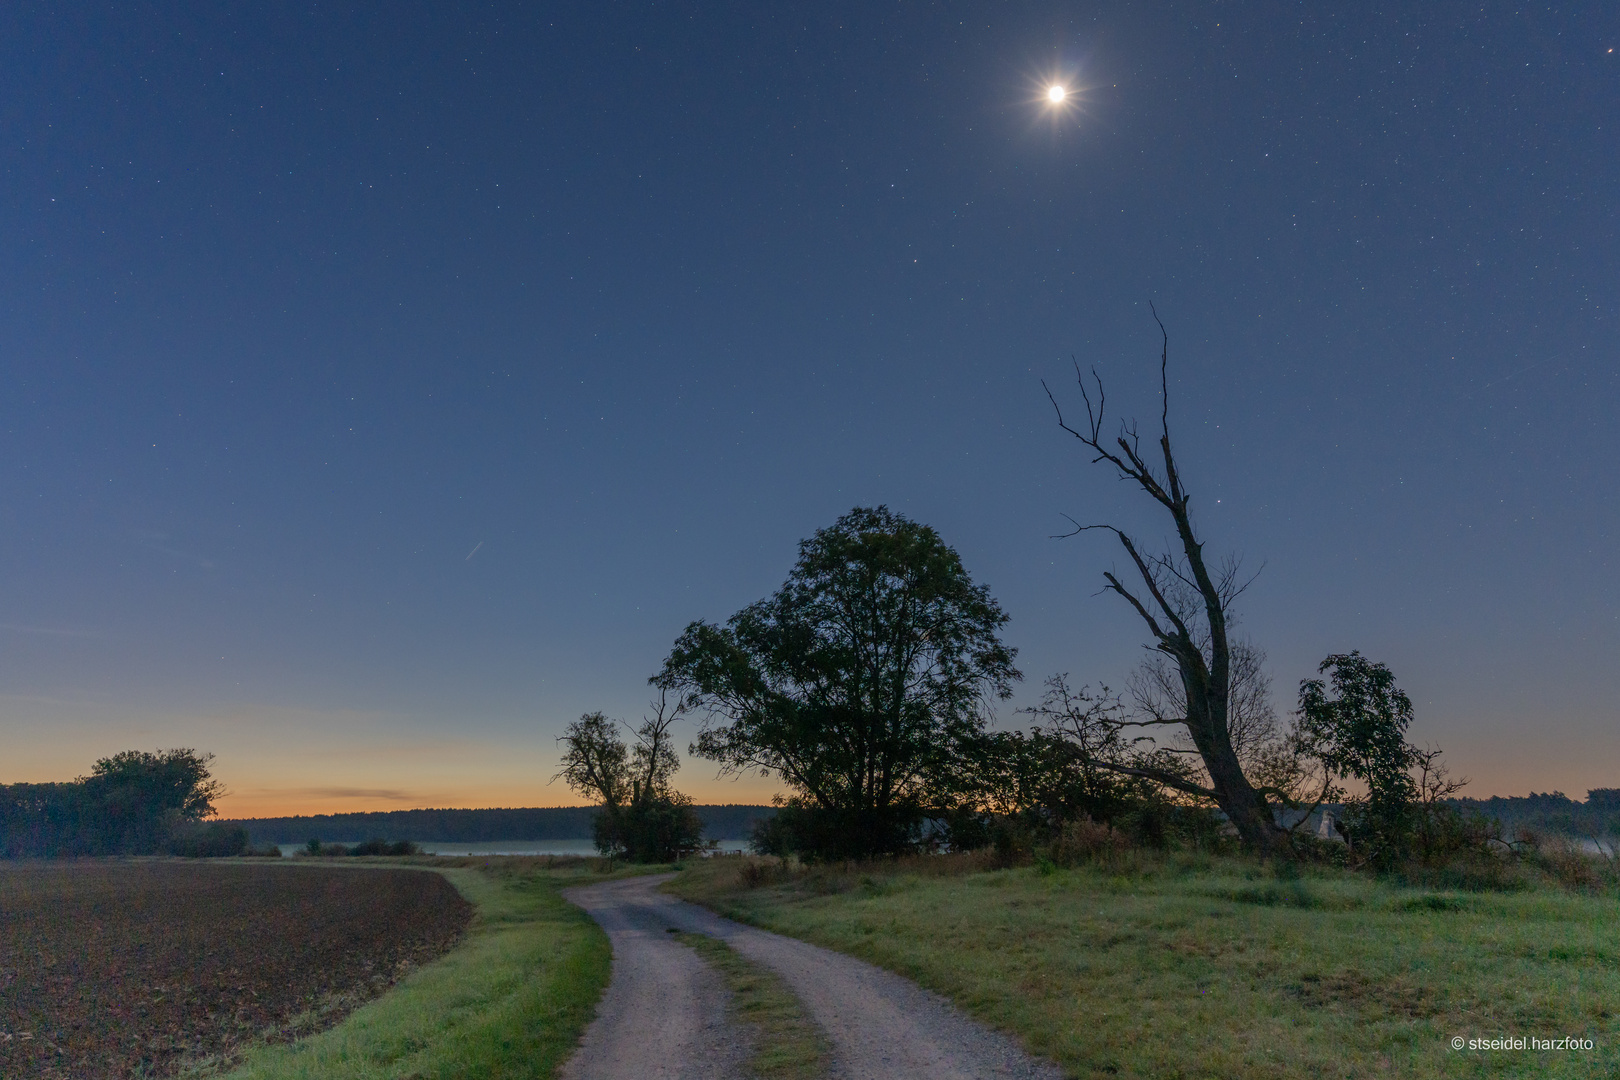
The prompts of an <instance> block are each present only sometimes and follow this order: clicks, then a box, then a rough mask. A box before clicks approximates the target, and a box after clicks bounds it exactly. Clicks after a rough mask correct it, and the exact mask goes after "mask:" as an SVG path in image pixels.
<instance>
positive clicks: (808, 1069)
mask: <svg viewBox="0 0 1620 1080" xmlns="http://www.w3.org/2000/svg"><path fill="white" fill-rule="evenodd" d="M675 940H677V941H679V942H681V943H682V944H684V945H688V946H690V947H692V948H693V949H696V950H697V953H698V955H699V956H701V957H703V959H704V960H706V961H708V962H709V964H710V965H711V966H712V967H713V968H714V969H715V970H716V971H718V972H720V975H721V976H722V977H723V978H724V979H725V980H726V985H727V986H728V987H729V988H730V989H731V1011H732V1015H733V1017H734V1018H735V1019H736V1020H738V1021H739V1022H741V1023H744V1024H747V1025H748V1026H749V1027H750V1028H751V1029H752V1030H753V1033H754V1046H753V1054H752V1056H751V1057H750V1058H749V1061H748V1069H749V1072H750V1073H752V1074H753V1075H754V1076H756V1077H759V1080H814V1078H815V1077H819V1076H821V1075H823V1073H824V1071H825V1069H826V1067H827V1050H828V1048H827V1041H826V1039H825V1038H824V1037H823V1036H822V1034H821V1030H820V1029H819V1028H817V1027H816V1025H815V1023H814V1022H812V1021H811V1020H810V1018H809V1017H808V1016H806V1015H805V1014H804V1009H803V1008H802V1007H801V1006H800V1005H799V999H798V998H797V997H795V996H794V994H793V991H792V990H789V989H788V987H787V984H786V983H784V982H783V981H782V980H781V979H779V978H777V977H776V976H775V975H773V974H772V973H771V972H769V971H767V970H766V969H764V968H762V967H760V966H759V965H758V964H755V963H753V962H751V961H749V960H747V959H745V958H744V957H743V956H742V955H740V954H739V953H738V952H737V951H736V950H735V949H733V948H732V947H731V946H730V945H727V944H726V943H725V942H723V941H721V940H720V939H719V938H712V937H709V936H708V935H707V934H690V933H687V934H677V935H676V936H675Z"/></svg>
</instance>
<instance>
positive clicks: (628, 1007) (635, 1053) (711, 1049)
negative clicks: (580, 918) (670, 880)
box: [560, 885, 749, 1080]
mask: <svg viewBox="0 0 1620 1080" xmlns="http://www.w3.org/2000/svg"><path fill="white" fill-rule="evenodd" d="M602 889H603V887H602V886H596V885H593V886H589V887H587V888H584V889H571V890H569V891H567V892H565V893H564V894H563V895H564V896H566V897H567V898H568V899H569V900H571V901H572V902H574V903H575V904H578V905H579V906H580V907H582V908H584V909H585V910H586V911H587V912H589V913H590V916H591V918H593V919H595V920H596V921H597V923H598V924H599V925H600V926H601V927H602V929H603V930H605V931H607V936H608V940H609V941H610V942H612V944H613V977H612V980H611V981H610V982H609V983H608V988H607V992H606V993H605V994H604V995H603V996H602V1002H601V1004H600V1005H598V1006H597V1010H596V1019H595V1020H593V1021H592V1022H591V1025H590V1027H588V1028H587V1029H586V1030H585V1036H584V1038H583V1039H582V1040H581V1041H580V1045H579V1050H578V1051H577V1052H576V1053H575V1054H574V1056H573V1058H572V1059H570V1060H569V1062H568V1063H567V1064H566V1065H564V1066H563V1069H562V1072H561V1074H560V1075H561V1077H562V1080H633V1078H635V1080H639V1078H641V1077H649V1078H651V1077H656V1078H658V1080H711V1078H713V1080H743V1077H744V1075H745V1073H744V1070H743V1066H742V1063H743V1061H744V1060H745V1059H746V1057H747V1055H748V1050H749V1045H748V1036H747V1034H746V1033H744V1032H742V1031H740V1030H738V1028H737V1027H736V1026H735V1025H733V1024H732V1023H730V1021H729V1020H728V1019H727V1017H726V1003H727V1000H728V997H729V992H728V991H727V989H726V984H725V981H724V980H723V979H722V978H721V977H720V974H719V973H718V972H716V971H715V970H714V969H712V968H711V967H709V965H708V964H706V963H705V962H704V961H703V959H702V958H701V957H699V956H698V954H697V953H695V952H693V951H692V950H691V949H689V948H687V947H686V946H685V945H682V944H681V943H680V942H678V941H675V940H674V938H673V935H672V934H670V933H669V930H670V929H671V928H672V926H673V924H672V923H670V922H669V921H668V920H667V919H664V918H662V917H660V914H659V912H657V911H656V910H651V909H648V908H647V907H645V906H643V905H638V904H634V903H624V902H622V901H621V900H620V899H619V898H618V897H617V896H616V895H615V894H614V893H612V892H607V893H603V892H602Z"/></svg>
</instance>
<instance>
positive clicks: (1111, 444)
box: [1047, 313, 1287, 853]
mask: <svg viewBox="0 0 1620 1080" xmlns="http://www.w3.org/2000/svg"><path fill="white" fill-rule="evenodd" d="M1154 319H1155V321H1157V319H1158V315H1157V313H1155V314H1154ZM1159 332H1160V335H1161V338H1162V342H1163V347H1162V349H1161V351H1160V357H1159V390H1160V394H1161V401H1162V408H1161V411H1160V421H1159V423H1160V434H1159V439H1158V443H1159V457H1160V459H1161V461H1162V465H1161V466H1160V467H1155V465H1154V464H1153V463H1152V462H1151V461H1150V458H1151V457H1152V454H1151V452H1149V453H1147V454H1144V452H1143V449H1142V445H1141V439H1140V436H1139V434H1138V432H1137V429H1136V425H1135V423H1134V422H1132V423H1128V424H1121V425H1120V429H1119V431H1118V433H1117V434H1116V435H1114V436H1112V437H1109V436H1107V435H1105V434H1104V432H1103V426H1104V405H1105V400H1106V399H1105V397H1104V395H1103V389H1102V381H1101V380H1100V379H1099V378H1098V377H1097V374H1096V372H1095V371H1093V372H1092V377H1091V381H1092V386H1091V387H1089V388H1088V386H1087V383H1086V379H1085V377H1084V375H1082V374H1081V373H1080V371H1079V368H1078V366H1077V367H1076V370H1075V374H1076V377H1077V379H1078V381H1079V383H1080V394H1081V397H1082V399H1083V400H1084V401H1085V405H1086V423H1085V425H1084V426H1083V427H1079V428H1076V427H1071V426H1070V425H1069V424H1068V423H1067V422H1066V421H1065V420H1064V417H1063V412H1062V409H1061V408H1060V407H1059V406H1058V403H1057V399H1056V397H1053V396H1052V393H1051V390H1050V389H1049V388H1048V390H1047V396H1048V397H1050V398H1051V399H1052V406H1053V408H1054V409H1056V410H1057V415H1058V425H1059V426H1060V427H1061V428H1062V429H1063V430H1064V431H1066V432H1068V433H1069V434H1070V435H1073V436H1074V437H1075V438H1076V439H1078V440H1079V441H1080V442H1081V443H1082V444H1083V445H1084V446H1086V447H1087V448H1088V449H1090V450H1091V451H1092V453H1093V454H1094V455H1095V456H1094V457H1093V458H1092V462H1093V463H1094V464H1096V463H1105V464H1107V465H1110V466H1112V467H1113V468H1114V470H1115V472H1116V473H1117V475H1118V476H1119V478H1120V479H1122V480H1127V481H1130V482H1132V483H1134V484H1135V485H1136V486H1137V487H1138V488H1139V489H1140V490H1141V491H1142V492H1144V493H1145V494H1146V495H1147V496H1148V497H1149V498H1151V499H1152V500H1153V501H1154V502H1156V503H1158V505H1159V506H1160V507H1161V508H1162V509H1163V510H1164V511H1165V513H1166V514H1168V515H1169V518H1170V522H1171V524H1172V525H1173V527H1174V529H1175V536H1176V540H1175V545H1174V547H1173V548H1172V549H1171V550H1170V551H1166V552H1158V553H1155V552H1153V551H1151V550H1148V549H1147V548H1145V547H1144V545H1143V544H1142V543H1140V542H1139V541H1138V540H1137V538H1135V537H1133V536H1132V535H1131V534H1130V533H1128V532H1126V531H1125V530H1124V529H1121V528H1119V527H1118V526H1115V525H1106V524H1104V525H1080V524H1078V523H1077V524H1076V526H1075V531H1076V532H1085V531H1087V530H1091V529H1103V530H1106V531H1108V532H1111V533H1113V534H1114V536H1115V537H1117V538H1118V540H1119V542H1120V545H1121V546H1122V547H1123V548H1124V550H1125V554H1126V555H1127V556H1128V557H1129V559H1130V561H1131V565H1132V567H1133V568H1134V570H1135V572H1136V578H1137V582H1138V583H1137V584H1136V585H1134V586H1133V585H1127V584H1126V583H1125V582H1124V581H1122V580H1121V579H1120V578H1119V577H1118V576H1116V575H1115V574H1113V573H1105V574H1104V575H1103V578H1104V580H1105V581H1106V582H1107V588H1108V590H1109V591H1112V592H1115V593H1117V594H1119V595H1120V596H1121V597H1123V598H1124V600H1125V601H1126V602H1127V603H1128V604H1130V606H1131V608H1132V609H1133V610H1134V611H1135V612H1136V613H1137V615H1138V616H1139V617H1140V618H1141V619H1142V621H1143V623H1144V624H1145V625H1146V627H1147V630H1148V633H1149V634H1150V635H1151V636H1152V638H1153V644H1152V646H1151V647H1152V648H1153V649H1155V650H1156V651H1157V652H1159V653H1161V654H1163V655H1164V656H1165V657H1166V658H1168V660H1169V661H1170V662H1171V663H1172V664H1174V666H1175V674H1176V676H1177V681H1179V683H1180V693H1179V694H1170V695H1164V696H1162V697H1161V698H1160V700H1168V701H1174V702H1175V703H1176V704H1177V705H1178V706H1179V708H1178V712H1177V714H1176V715H1168V716H1151V715H1150V716H1147V717H1146V718H1144V719H1139V720H1136V721H1133V722H1132V723H1134V724H1135V725H1137V726H1142V727H1152V726H1156V725H1166V726H1176V727H1180V728H1182V729H1183V730H1185V732H1186V734H1187V736H1188V739H1189V740H1190V741H1191V743H1192V747H1193V749H1194V750H1195V752H1196V754H1197V756H1198V759H1199V760H1200V761H1201V763H1202V765H1203V774H1204V775H1203V776H1202V777H1199V778H1194V777H1191V776H1189V775H1187V773H1186V772H1185V771H1184V770H1179V769H1166V768H1160V767H1155V766H1154V765H1152V764H1147V763H1142V762H1133V763H1122V762H1112V763H1109V767H1110V768H1113V769H1116V770H1118V771H1120V772H1124V773H1128V774H1132V775H1137V776H1143V777H1145V778H1148V779H1151V780H1155V781H1157V782H1159V783H1162V784H1164V785H1165V786H1166V787H1169V788H1172V789H1174V790H1177V791H1181V792H1184V793H1187V794H1191V795H1195V796H1200V797H1205V798H1209V799H1212V800H1213V801H1214V802H1215V803H1216V805H1218V806H1219V807H1220V808H1221V810H1222V811H1223V812H1224V813H1225V814H1226V816H1227V818H1228V820H1230V821H1231V823H1232V825H1233V826H1234V827H1236V829H1237V831H1238V834H1239V835H1240V836H1241V837H1242V839H1243V840H1244V842H1245V843H1247V844H1248V845H1250V846H1251V847H1253V848H1255V849H1257V850H1259V851H1261V852H1266V853H1272V852H1282V851H1286V845H1287V832H1286V831H1285V830H1284V829H1282V828H1281V827H1280V826H1279V825H1278V824H1277V822H1276V820H1275V818H1274V817H1273V814H1272V811H1271V807H1270V806H1269V804H1268V802H1267V800H1266V797H1265V795H1264V794H1263V793H1262V792H1261V791H1260V790H1258V789H1257V788H1256V787H1255V785H1254V784H1252V783H1251V782H1250V780H1249V778H1248V776H1246V775H1245V774H1244V770H1243V765H1242V762H1241V761H1240V759H1239V754H1238V746H1237V745H1235V744H1234V731H1233V720H1234V714H1233V706H1234V704H1235V703H1236V702H1235V701H1234V697H1233V680H1234V675H1235V673H1236V671H1235V668H1234V661H1235V659H1238V658H1240V657H1241V653H1240V652H1236V651H1235V646H1236V644H1237V643H1235V642H1234V641H1233V640H1232V638H1231V608H1232V604H1233V601H1234V600H1236V598H1237V596H1238V594H1239V593H1241V592H1242V591H1243V586H1244V584H1245V583H1244V582H1242V581H1240V580H1239V576H1238V567H1237V564H1236V562H1235V560H1230V559H1229V560H1227V561H1226V562H1225V563H1224V564H1222V565H1220V566H1217V567H1215V568H1213V569H1212V568H1211V567H1210V565H1209V562H1208V561H1207V560H1206V559H1205V557H1204V545H1203V542H1202V541H1201V540H1200V539H1199V538H1198V533H1197V530H1196V529H1195V528H1194V525H1193V518H1192V511H1191V502H1192V496H1191V494H1190V493H1189V492H1188V491H1187V488H1186V485H1185V483H1184V481H1183V479H1182V475H1181V469H1180V466H1179V465H1178V464H1177V462H1176V457H1175V453H1174V452H1173V451H1172V449H1171V446H1170V387H1169V376H1168V372H1169V362H1170V338H1169V334H1168V333H1166V332H1165V329H1164V324H1163V323H1162V322H1160V323H1159ZM1093 389H1094V390H1095V392H1096V395H1097V398H1096V401H1095V402H1094V401H1092V397H1091V392H1092V390H1093Z"/></svg>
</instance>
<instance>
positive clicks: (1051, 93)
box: [1046, 86, 1069, 105]
mask: <svg viewBox="0 0 1620 1080" xmlns="http://www.w3.org/2000/svg"><path fill="white" fill-rule="evenodd" d="M1068 96H1069V92H1068V91H1067V90H1065V89H1064V88H1063V87H1061V86H1049V87H1047V88H1046V100H1047V101H1050V102H1051V103H1052V104H1054V105H1056V104H1057V103H1058V102H1060V101H1062V100H1063V99H1064V98H1066V97H1068Z"/></svg>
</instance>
